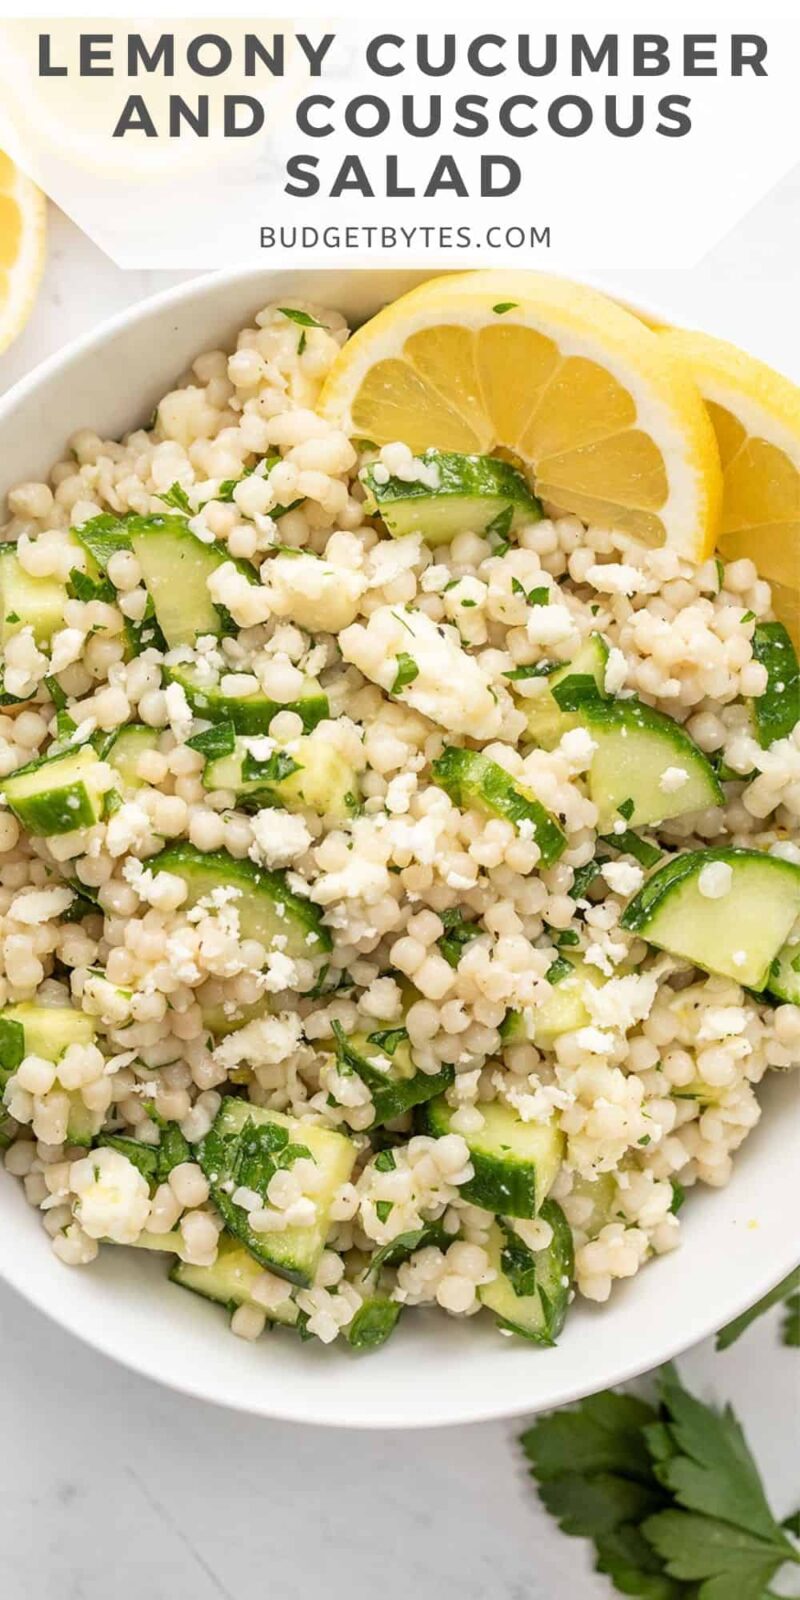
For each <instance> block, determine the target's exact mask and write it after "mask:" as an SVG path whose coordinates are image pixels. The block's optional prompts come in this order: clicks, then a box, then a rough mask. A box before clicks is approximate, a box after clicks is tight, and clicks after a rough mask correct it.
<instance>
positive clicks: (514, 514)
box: [0, 273, 800, 1349]
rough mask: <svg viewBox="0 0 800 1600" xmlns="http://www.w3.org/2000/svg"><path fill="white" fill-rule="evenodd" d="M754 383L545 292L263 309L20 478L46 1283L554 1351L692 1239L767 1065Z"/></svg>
mask: <svg viewBox="0 0 800 1600" xmlns="http://www.w3.org/2000/svg"><path fill="white" fill-rule="evenodd" d="M756 366H757V364H756V363H749V365H748V358H745V357H741V356H740V355H739V353H738V352H733V351H731V350H729V348H728V347H727V346H718V345H717V344H716V341H712V340H708V341H704V340H701V339H699V338H698V339H696V340H695V341H694V342H693V336H689V335H678V334H671V333H667V332H663V333H662V332H657V331H653V330H652V329H650V328H648V327H645V326H644V325H643V324H642V323H640V322H639V321H638V319H637V318H636V317H635V316H634V315H633V313H631V312H629V311H626V310H622V309H621V308H620V307H617V306H616V305H614V304H613V303H612V302H610V301H607V300H605V299H604V298H603V297H602V296H600V295H597V294H594V293H593V292H590V291H587V290H583V289H581V288H580V287H579V286H577V285H573V284H565V283H561V282H559V281H558V280H551V279H546V278H540V277H539V276H538V275H534V274H530V275H526V274H519V273H515V274H504V273H492V274H488V273H487V274H480V273H479V274H465V275H463V276H461V277H457V278H455V279H449V278H448V279H437V280H433V282H431V283H428V284H426V285H423V287H422V288H421V289H418V290H415V291H413V292H412V293H411V294H410V295H408V296H405V297H404V298H403V299H402V300H400V301H397V302H395V303H394V304H393V305H392V306H389V307H388V308H387V309H386V310H385V311H383V312H382V313H380V314H379V315H378V316H377V317H376V318H374V319H373V320H372V322H370V323H368V324H366V325H365V327H363V328H362V329H360V330H359V331H358V332H356V333H355V334H354V335H353V336H352V337H349V336H348V329H347V327H346V326H345V324H344V321H343V319H342V317H341V316H340V315H339V314H338V313H337V312H336V311H335V310H332V309H329V308H326V307H322V306H317V305H311V304H308V303H306V302H305V301H302V300H294V299H292V300H290V301H287V302H286V303H282V304H280V305H278V304H273V305H268V306H267V307H266V308H265V309H264V310H262V311H261V312H260V313H259V314H258V315H257V316H256V317H255V318H254V320H253V322H252V325H251V326H249V327H247V328H245V329H244V330H243V331H242V332H241V334H240V335H239V338H238V340H237V343H236V348H235V349H234V350H233V351H232V352H230V351H223V350H211V351H209V352H207V353H204V354H201V355H199V356H198V357H197V359H196V361H195V362H194V364H193V366H192V368H191V371H189V372H188V373H187V374H185V375H184V377H183V378H182V379H181V380H180V381H179V383H178V385H177V387H176V388H175V389H174V390H173V391H172V392H171V393H169V394H167V395H165V396H164V398H163V399H162V401H161V403H160V404H159V406H158V408H157V410H156V412H155V415H154V416H153V417H152V419H150V421H149V423H148V425H147V426H142V427H140V428H138V429H137V430H136V431H134V432H133V433H131V434H130V435H128V436H127V437H126V438H125V439H123V440H122V441H121V442H120V441H117V440H106V439H104V438H102V437H101V436H100V435H99V434H98V433H96V432H94V431H89V430H86V429H84V430H83V431H80V432H77V433H75V434H73V436H72V438H71V439H70V441H69V448H68V449H67V450H66V451H65V454H64V459H63V460H61V461H60V462H58V463H57V464H56V465H55V466H54V467H53V469H52V471H51V472H50V474H49V476H48V477H47V479H46V480H44V479H43V480H42V481H41V482H29V483H24V484H20V485H19V486H18V487H16V488H15V489H14V490H13V491H12V492H11V493H10V495H9V497H8V508H7V518H8V520H7V521H6V524H5V529H4V534H3V537H4V540H5V541H6V542H4V543H3V544H2V545H0V602H1V604H0V633H1V634H2V673H3V676H2V704H1V705H0V802H1V806H2V809H0V852H1V853H0V1092H1V1093H2V1104H1V1105H0V1141H1V1142H2V1147H3V1150H4V1162H5V1167H6V1169H7V1172H8V1174H10V1175H12V1176H13V1177H15V1178H17V1179H18V1180H20V1181H21V1182H22V1184H23V1185H24V1188H25V1192H26V1195H27V1198H28V1200H29V1201H30V1204H31V1205H32V1206H33V1207H35V1208H36V1209H37V1210H39V1211H40V1213H41V1220H42V1223H43V1225H44V1228H45V1230H46V1231H47V1233H48V1234H49V1235H50V1237H51V1239H52V1248H53V1249H54V1250H55V1252H56V1254H57V1255H58V1256H59V1257H60V1259H61V1260H62V1261H63V1262H64V1263H67V1264H69V1265H71V1266H86V1265H88V1264H89V1263H91V1262H92V1261H93V1260H94V1259H95V1257H97V1255H98V1252H99V1251H100V1250H101V1249H103V1248H112V1249H113V1248H117V1249H118V1248H120V1247H133V1248H137V1249H140V1250H148V1251H152V1252H160V1253H163V1255H164V1257H165V1258H166V1261H167V1264H168V1272H169V1279H170V1280H171V1283H172V1284H174V1285H177V1286H180V1287H182V1288H183V1289H188V1290H191V1291H193V1292H195V1293H196V1294H197V1295H199V1296H204V1297H205V1298H206V1299H208V1300H211V1301H215V1302H218V1303H220V1304H221V1305H223V1306H225V1307H227V1308H229V1310H230V1312H231V1326H232V1329H233V1331H234V1333H235V1334H238V1335H239V1336H241V1337H242V1338H245V1339H255V1338H257V1337H258V1336H259V1335H260V1334H261V1333H262V1331H263V1330H264V1328H265V1325H266V1324H273V1323H282V1324H286V1325H287V1327H288V1328H289V1329H291V1330H292V1333H291V1334H289V1335H287V1336H292V1337H296V1336H297V1335H301V1336H302V1337H304V1338H311V1337H316V1338H317V1339H319V1340H321V1341H323V1342H324V1343H326V1344H327V1343H330V1342H332V1341H334V1340H335V1339H336V1337H337V1335H340V1336H341V1338H342V1339H343V1340H344V1341H346V1342H347V1343H348V1344H349V1345H350V1346H352V1347H355V1348H362V1349H363V1348H372V1347H375V1346H377V1345H380V1344H381V1343H382V1342H383V1341H384V1340H385V1339H386V1338H387V1337H388V1336H389V1335H390V1334H391V1333H392V1331H393V1329H394V1328H395V1325H396V1324H397V1322H398V1319H399V1318H401V1317H406V1316H408V1317H411V1316H413V1315H415V1313H416V1308H418V1307H426V1306H427V1307H435V1308H438V1309H439V1310H440V1311H441V1312H445V1313H448V1314H450V1315H452V1316H456V1317H462V1318H464V1317H472V1316H473V1315H475V1314H477V1313H479V1312H482V1315H481V1317H480V1319H479V1321H480V1322H481V1323H482V1324H485V1325H486V1328H487V1333H490V1332H491V1323H492V1321H494V1323H495V1324H496V1326H497V1327H498V1328H499V1329H500V1330H501V1332H503V1333H505V1334H508V1335H512V1336H513V1335H516V1336H522V1337H525V1338H527V1339H528V1340H529V1341H531V1342H532V1343H533V1344H538V1345H545V1346H546V1345H549V1344H552V1343H553V1342H554V1341H555V1340H556V1339H557V1337H558V1335H559V1333H560V1330H561V1328H562V1326H563V1323H564V1320H565V1318H566V1316H567V1315H568V1314H569V1311H570V1306H571V1304H572V1302H573V1301H574V1300H575V1298H576V1296H577V1297H580V1296H583V1297H585V1298H587V1299H589V1300H592V1301H605V1300H606V1299H607V1298H608V1296H609V1295H610V1294H611V1293H613V1292H614V1286H615V1284H616V1283H617V1282H618V1281H619V1280H621V1279H626V1278H631V1277H633V1276H634V1275H635V1274H636V1273H637V1272H638V1271H639V1269H640V1268H641V1267H642V1266H644V1265H645V1263H647V1262H648V1261H650V1260H651V1259H652V1258H654V1257H657V1256H659V1255H661V1254H663V1253H664V1252H666V1251H670V1250H673V1249H675V1248H676V1247H677V1246H678V1245H679V1243H680V1234H681V1225H682V1222H683V1220H684V1218H685V1216H686V1214H687V1213H689V1212H690V1210H691V1203H692V1202H691V1190H692V1189H693V1188H694V1186H695V1185H697V1184H705V1185H711V1186H719V1185H722V1184H724V1183H726V1181H727V1179H728V1177H729V1175H730V1172H731V1164H732V1161H733V1158H734V1155H735V1152H736V1151H737V1149H738V1148H739V1146H740V1145H741V1144H742V1141H743V1140H744V1139H745V1138H746V1136H747V1134H748V1133H749V1132H750V1130H751V1129H752V1128H753V1127H754V1125H755V1124H756V1122H757V1121H758V1118H759V1114H760V1107H759V1099H758V1092H757V1091H758V1085H759V1082H760V1081H761V1079H762V1078H763V1077H764V1074H765V1073H766V1072H767V1070H768V1069H769V1068H778V1069H781V1070H782V1069H787V1068H790V1067H792V1066H795V1065H797V1063H798V1060H800V829H799V828H798V822H799V821H800V723H799V722H798V718H799V717H800V678H799V675H798V663H797V656H796V654H795V646H794V644H793V642H792V631H793V629H794V625H795V624H794V619H795V617H796V611H795V610H794V607H795V606H796V593H794V594H793V591H796V587H797V573H798V569H800V560H799V559H798V554H797V551H798V542H797V541H798V531H799V530H798V527H797V522H796V518H797V511H796V506H797V504H798V503H800V499H798V492H797V489H798V486H797V462H798V461H800V403H799V402H798V396H797V391H796V390H793V389H792V388H791V386H790V385H788V384H787V383H786V382H785V380H781V379H779V378H778V377H777V376H776V375H774V374H769V378H770V381H771V383H772V384H773V391H772V392H773V394H774V405H772V410H771V413H770V414H774V415H775V416H776V417H777V416H778V415H779V421H776V423H775V437H774V438H773V439H772V440H771V441H770V439H769V438H768V437H767V438H766V440H765V439H763V438H762V437H761V432H758V434H757V437H756V438H755V439H754V438H753V437H752V434H753V424H752V417H753V408H752V406H748V402H747V390H748V371H749V367H752V368H754V369H755V368H756ZM765 371H766V369H761V368H759V369H758V372H759V374H761V373H763V372H765ZM760 381H761V380H760ZM726 384H727V387H726ZM753 386H754V389H755V378H754V379H753ZM758 392H759V395H762V396H763V392H764V391H763V387H762V388H760V389H759V391H758ZM737 396H738V397H739V401H740V402H741V403H740V404H739V403H738V402H737ZM771 404H772V403H771ZM792 408H794V409H792ZM767 409H768V410H769V407H767ZM733 425H735V427H737V428H738V429H739V430H740V434H741V437H738V436H734V434H733V432H732V427H733ZM793 428H794V429H795V432H794V435H792V429H793ZM748 431H749V434H750V437H747V435H748ZM761 431H762V432H764V433H766V432H767V428H766V424H765V426H764V428H763V429H762V430H761ZM792 437H794V441H795V444H797V446H798V449H797V456H796V458H795V465H794V469H793V470H794V472H795V483H794V490H793V493H794V500H792V486H791V484H789V486H788V488H787V489H786V495H787V505H788V509H786V508H785V507H782V506H778V507H777V509H776V507H775V503H774V502H775V495H776V494H778V490H777V489H775V491H774V494H772V490H771V489H770V488H769V485H768V484H767V485H766V486H765V481H764V475H765V474H767V475H768V474H769V473H770V472H771V473H772V478H774V479H775V481H776V482H777V478H776V475H775V472H774V460H773V459H772V458H771V457H770V458H769V462H767V464H766V465H765V463H764V461H763V460H761V459H760V457H759V452H758V449H757V448H756V446H757V445H758V444H759V443H762V444H766V445H769V448H770V449H772V450H773V451H774V452H775V453H776V454H780V453H781V450H782V451H783V453H784V459H785V461H786V463H787V467H791V460H792V452H791V448H790V445H791V439H792ZM745 458H747V459H745ZM748 462H749V465H748ZM743 473H744V480H745V481H744V482H743V479H742V474H743ZM759 473H761V477H759ZM770 482H772V479H770ZM770 495H772V498H771V499H769V511H768V512H767V511H764V512H763V514H759V512H758V510H756V512H755V513H754V512H753V506H754V504H755V505H756V506H758V505H759V504H761V503H762V501H761V499H760V497H762V496H764V497H767V498H769V496H770ZM764 503H765V502H764ZM792 505H794V507H795V510H794V511H793V512H792V509H791V507H792ZM793 517H794V519H795V520H794V522H793V521H792V518H793ZM767 523H768V524H769V527H767V528H766V532H765V533H764V534H763V537H762V535H761V532H760V529H761V524H767ZM775 529H777V530H778V534H776V533H775ZM792 541H794V542H792ZM762 549H763V551H764V553H765V563H764V565H763V566H762V564H761V562H760V559H759V553H760V550H762ZM787 552H789V553H788V554H787ZM760 570H761V571H766V572H767V575H768V577H769V579H770V580H771V582H772V584H773V585H774V594H773V588H772V587H771V582H770V581H767V579H766V578H765V577H764V576H762V575H760ZM792 573H794V579H792ZM781 619H783V620H781ZM684 1203H685V1207H686V1209H685V1211H684V1210H683V1209H682V1208H683V1207H684ZM653 1270H656V1271H657V1270H658V1269H657V1266H656V1267H654V1268H653ZM174 1292H175V1290H174V1289H173V1288H171V1287H169V1285H168V1284H167V1283H165V1287H164V1293H165V1294H171V1293H174ZM631 1292H635V1291H631ZM197 1314H198V1316H201V1315H203V1311H202V1308H200V1307H199V1305H198V1311H197Z"/></svg>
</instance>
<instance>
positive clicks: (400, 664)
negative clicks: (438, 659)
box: [390, 650, 419, 694]
mask: <svg viewBox="0 0 800 1600" xmlns="http://www.w3.org/2000/svg"><path fill="white" fill-rule="evenodd" d="M395 662H396V666H397V673H396V676H395V680H394V683H393V684H392V687H391V691H390V693H391V694H399V693H400V691H401V689H405V687H406V684H409V683H413V682H414V679H415V678H418V677H419V667H418V666H417V663H416V661H415V660H414V657H413V656H410V655H408V653H407V651H405V650H401V651H400V652H399V654H398V655H397V656H396V657H395Z"/></svg>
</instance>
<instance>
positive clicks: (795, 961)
mask: <svg viewBox="0 0 800 1600" xmlns="http://www.w3.org/2000/svg"><path fill="white" fill-rule="evenodd" d="M767 989H768V991H769V993H770V994H774V996H775V998H776V1000H783V1001H785V1002H786V1004H787V1005H790V1006H800V934H797V933H795V934H793V935H792V938H791V939H787V941H786V944H785V945H784V946H783V949H782V950H779V951H778V954H777V955H776V957H775V960H774V961H773V963H772V966H771V967H770V969H769V982H768V984H767Z"/></svg>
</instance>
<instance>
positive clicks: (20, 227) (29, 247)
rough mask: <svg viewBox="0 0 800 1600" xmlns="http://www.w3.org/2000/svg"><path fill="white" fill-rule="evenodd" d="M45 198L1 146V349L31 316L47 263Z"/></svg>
mask: <svg viewBox="0 0 800 1600" xmlns="http://www.w3.org/2000/svg"><path fill="white" fill-rule="evenodd" d="M44 233H45V198H44V195H43V194H42V193H41V191H40V190H39V189H37V187H36V185H35V183H31V180H30V178H26V177H25V174H24V173H22V172H20V170H19V168H18V167H16V166H15V165H14V162H13V161H12V160H11V157H10V156H7V155H5V154H4V152H3V151H2V150H0V350H5V348H6V346H7V345H9V344H10V343H11V341H12V339H15V338H16V336H17V334H18V333H19V332H20V329H21V328H22V327H24V325H25V323H26V322H27V320H28V315H29V313H30V310H31V307H32V305H33V302H34V299H35V296H36V290H37V288H38V285H39V279H40V278H41V275H42V268H43V266H44Z"/></svg>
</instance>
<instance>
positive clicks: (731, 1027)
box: [697, 1006, 748, 1040]
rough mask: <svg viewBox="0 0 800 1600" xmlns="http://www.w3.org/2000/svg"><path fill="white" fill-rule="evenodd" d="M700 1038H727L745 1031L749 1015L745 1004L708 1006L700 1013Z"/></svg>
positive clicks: (698, 1031) (698, 1032) (698, 1034)
mask: <svg viewBox="0 0 800 1600" xmlns="http://www.w3.org/2000/svg"><path fill="white" fill-rule="evenodd" d="M700 1016H701V1020H700V1027H699V1028H698V1030H697V1037H698V1039H703V1040H705V1039H727V1038H729V1037H730V1036H731V1035H732V1034H737V1033H744V1030H745V1028H746V1027H747V1023H748V1015H747V1012H746V1011H745V1009H744V1006H707V1007H706V1008H705V1009H704V1010H703V1011H702V1012H701V1014H700Z"/></svg>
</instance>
